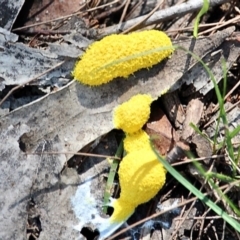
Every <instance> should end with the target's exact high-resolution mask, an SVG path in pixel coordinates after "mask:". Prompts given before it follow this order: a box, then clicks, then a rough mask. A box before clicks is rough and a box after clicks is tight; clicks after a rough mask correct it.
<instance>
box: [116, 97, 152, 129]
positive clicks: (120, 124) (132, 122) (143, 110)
mask: <svg viewBox="0 0 240 240" xmlns="http://www.w3.org/2000/svg"><path fill="white" fill-rule="evenodd" d="M152 101H153V99H152V97H151V96H150V95H147V94H138V95H135V96H133V97H132V98H131V99H129V100H128V101H127V102H124V103H123V104H121V105H119V106H118V107H116V108H115V110H114V114H113V122H114V126H115V128H117V129H122V130H123V131H124V132H126V133H128V134H131V133H134V132H137V131H139V130H140V129H141V128H142V127H143V125H144V124H145V123H146V122H147V120H148V118H149V116H150V105H151V103H152Z"/></svg>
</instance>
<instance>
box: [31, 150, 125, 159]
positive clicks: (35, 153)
mask: <svg viewBox="0 0 240 240" xmlns="http://www.w3.org/2000/svg"><path fill="white" fill-rule="evenodd" d="M39 154H50V155H59V154H73V155H77V156H87V157H98V158H110V159H116V160H121V158H119V157H115V156H107V155H100V154H94V153H79V152H78V153H77V152H33V153H32V152H27V155H39Z"/></svg>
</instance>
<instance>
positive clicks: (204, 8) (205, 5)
mask: <svg viewBox="0 0 240 240" xmlns="http://www.w3.org/2000/svg"><path fill="white" fill-rule="evenodd" d="M208 9H209V0H203V6H202V8H201V10H200V12H199V13H198V15H197V17H196V20H195V22H194V29H193V36H194V37H195V38H197V36H198V26H199V22H200V18H201V17H202V16H203V15H204V14H205V13H206V12H207V11H208Z"/></svg>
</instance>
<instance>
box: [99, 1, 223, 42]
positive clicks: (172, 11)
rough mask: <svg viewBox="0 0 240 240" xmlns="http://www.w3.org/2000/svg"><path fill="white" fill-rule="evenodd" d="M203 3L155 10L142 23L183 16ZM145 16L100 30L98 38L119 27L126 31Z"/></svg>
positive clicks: (195, 2) (190, 2)
mask: <svg viewBox="0 0 240 240" xmlns="http://www.w3.org/2000/svg"><path fill="white" fill-rule="evenodd" d="M224 2H225V0H210V7H213V6H216V5H219V4H222V3H224ZM202 5H203V1H202V0H190V1H187V2H184V3H182V4H179V5H175V6H172V7H170V8H167V9H162V10H159V11H157V12H155V13H154V14H153V15H152V16H151V17H150V18H148V19H147V20H144V23H142V25H143V27H146V26H149V25H153V24H156V23H159V22H161V21H166V20H169V19H173V18H176V17H181V16H183V15H185V14H187V13H192V12H195V11H198V10H199V9H201V7H202ZM145 18H146V16H142V17H138V18H134V19H131V20H129V21H126V22H123V23H122V24H117V25H114V26H111V27H108V28H105V29H101V30H98V32H99V36H98V38H102V37H103V36H107V35H109V34H113V33H117V32H119V29H121V30H122V31H126V30H127V29H129V28H131V27H132V26H134V25H136V24H138V23H139V22H142V20H143V19H145Z"/></svg>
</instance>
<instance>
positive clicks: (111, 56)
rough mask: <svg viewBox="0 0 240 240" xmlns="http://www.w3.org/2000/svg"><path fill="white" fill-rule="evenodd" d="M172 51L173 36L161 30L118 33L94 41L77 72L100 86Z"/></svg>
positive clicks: (85, 81)
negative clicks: (170, 36)
mask: <svg viewBox="0 0 240 240" xmlns="http://www.w3.org/2000/svg"><path fill="white" fill-rule="evenodd" d="M172 52H173V46H172V42H171V39H170V38H169V37H168V36H167V35H166V34H165V33H164V32H161V31H157V30H146V31H142V32H134V33H130V34H128V35H116V34H114V35H110V36H107V37H105V38H103V39H102V40H100V41H98V42H95V43H93V44H92V45H90V47H89V48H88V49H87V51H86V53H85V54H84V55H83V56H82V58H81V60H79V62H77V64H76V66H75V68H74V70H73V76H74V78H75V79H76V80H78V81H79V82H81V83H83V84H87V85H90V86H97V85H101V84H104V83H108V82H109V81H111V80H113V79H114V78H117V77H125V78H127V77H128V76H129V75H130V74H132V73H134V72H136V71H137V70H140V69H142V68H149V67H152V66H153V65H155V64H157V63H159V62H161V61H162V60H163V59H165V58H167V57H169V56H170V55H171V53H172Z"/></svg>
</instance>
